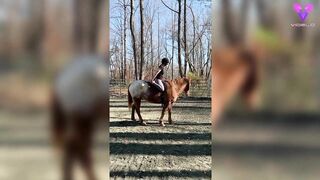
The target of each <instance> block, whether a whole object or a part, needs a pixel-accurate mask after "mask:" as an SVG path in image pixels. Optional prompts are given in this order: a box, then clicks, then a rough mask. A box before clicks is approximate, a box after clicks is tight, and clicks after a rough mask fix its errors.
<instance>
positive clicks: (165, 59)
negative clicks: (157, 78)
mask: <svg viewBox="0 0 320 180" xmlns="http://www.w3.org/2000/svg"><path fill="white" fill-rule="evenodd" d="M161 63H162V64H169V59H168V58H163V59H162V60H161Z"/></svg>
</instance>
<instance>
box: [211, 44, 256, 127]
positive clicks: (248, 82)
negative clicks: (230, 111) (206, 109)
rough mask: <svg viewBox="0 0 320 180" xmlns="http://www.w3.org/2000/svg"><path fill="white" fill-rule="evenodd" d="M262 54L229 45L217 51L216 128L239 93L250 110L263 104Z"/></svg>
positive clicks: (214, 76)
mask: <svg viewBox="0 0 320 180" xmlns="http://www.w3.org/2000/svg"><path fill="white" fill-rule="evenodd" d="M258 60H259V54H258V52H255V50H253V49H248V48H244V47H241V46H236V45H233V46H228V47H223V48H219V49H216V50H215V52H214V53H213V59H212V64H213V68H212V87H213V88H212V95H211V96H212V105H211V108H212V121H213V122H214V123H213V124H214V125H216V124H217V122H218V120H219V119H220V117H221V116H222V114H223V111H224V109H225V108H226V106H227V105H228V103H229V102H230V101H231V99H232V98H233V97H234V96H235V95H237V94H238V93H239V94H240V96H241V97H242V100H243V101H244V102H245V104H246V106H247V107H248V108H249V109H255V108H257V107H258V104H259V101H260V100H259V96H258V95H259V94H258V92H259V82H260V75H259V71H260V70H259V61H258Z"/></svg>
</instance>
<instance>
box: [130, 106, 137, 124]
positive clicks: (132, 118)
mask: <svg viewBox="0 0 320 180" xmlns="http://www.w3.org/2000/svg"><path fill="white" fill-rule="evenodd" d="M135 110H136V107H135V105H133V106H132V110H131V120H132V121H136V118H135V117H134V113H135Z"/></svg>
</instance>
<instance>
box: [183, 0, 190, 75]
mask: <svg viewBox="0 0 320 180" xmlns="http://www.w3.org/2000/svg"><path fill="white" fill-rule="evenodd" d="M183 5H184V8H183V9H184V15H183V22H184V23H183V26H184V28H183V39H184V73H183V75H184V76H186V75H187V63H188V60H189V59H188V46H187V0H184V4H183Z"/></svg>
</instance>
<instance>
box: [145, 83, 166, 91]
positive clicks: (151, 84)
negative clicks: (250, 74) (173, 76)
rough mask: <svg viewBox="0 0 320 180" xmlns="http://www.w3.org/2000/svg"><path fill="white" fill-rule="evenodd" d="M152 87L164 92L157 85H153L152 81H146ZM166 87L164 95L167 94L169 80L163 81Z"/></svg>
mask: <svg viewBox="0 0 320 180" xmlns="http://www.w3.org/2000/svg"><path fill="white" fill-rule="evenodd" d="M145 82H146V83H147V84H148V85H149V86H150V87H152V88H154V89H156V90H157V91H158V92H162V91H161V90H160V89H159V87H158V86H157V85H156V84H153V83H152V82H151V81H145ZM162 83H163V86H164V93H166V92H167V89H168V84H169V82H168V81H167V80H163V81H162Z"/></svg>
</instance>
